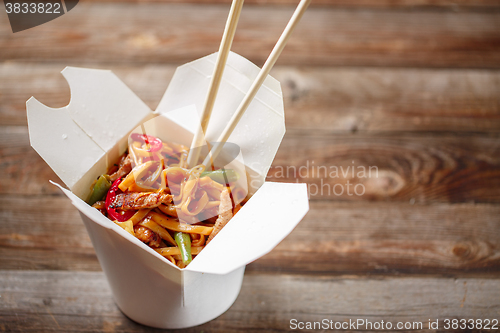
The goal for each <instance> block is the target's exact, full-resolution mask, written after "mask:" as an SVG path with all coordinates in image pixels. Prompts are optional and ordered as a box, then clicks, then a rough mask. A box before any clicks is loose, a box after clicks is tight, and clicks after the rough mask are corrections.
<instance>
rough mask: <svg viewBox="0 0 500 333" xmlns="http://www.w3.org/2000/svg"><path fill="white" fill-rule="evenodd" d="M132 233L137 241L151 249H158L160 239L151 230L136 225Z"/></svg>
mask: <svg viewBox="0 0 500 333" xmlns="http://www.w3.org/2000/svg"><path fill="white" fill-rule="evenodd" d="M134 233H135V236H136V237H137V238H139V240H141V241H142V242H144V243H146V244H148V245H149V246H151V247H160V244H161V238H160V236H158V234H157V233H155V232H153V231H152V230H150V229H148V228H146V227H143V226H140V225H136V226H135V227H134Z"/></svg>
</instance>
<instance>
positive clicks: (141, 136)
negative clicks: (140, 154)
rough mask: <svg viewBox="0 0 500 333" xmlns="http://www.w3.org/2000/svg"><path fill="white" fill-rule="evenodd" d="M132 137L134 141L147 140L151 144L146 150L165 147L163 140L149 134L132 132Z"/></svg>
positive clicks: (150, 150)
mask: <svg viewBox="0 0 500 333" xmlns="http://www.w3.org/2000/svg"><path fill="white" fill-rule="evenodd" d="M130 137H131V138H132V140H134V141H140V142H145V143H146V144H147V145H148V146H149V149H146V151H148V152H150V153H153V152H155V151H158V150H161V149H162V148H163V142H162V141H161V140H160V139H158V138H157V137H155V136H152V135H147V134H139V133H132V134H130Z"/></svg>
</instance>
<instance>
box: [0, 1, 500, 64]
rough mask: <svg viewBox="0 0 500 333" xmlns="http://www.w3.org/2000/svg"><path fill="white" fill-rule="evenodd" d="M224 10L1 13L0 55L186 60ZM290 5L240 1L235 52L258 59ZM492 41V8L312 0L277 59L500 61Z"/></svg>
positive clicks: (149, 7)
mask: <svg viewBox="0 0 500 333" xmlns="http://www.w3.org/2000/svg"><path fill="white" fill-rule="evenodd" d="M227 11H228V9H227V5H194V4H144V5H140V6H139V5H135V4H121V3H120V4H112V3H111V4H109V3H108V4H102V3H85V2H82V3H81V4H79V5H78V7H77V8H75V10H74V11H71V12H70V13H69V14H67V15H64V16H62V17H60V18H58V19H57V20H54V21H52V22H50V24H44V25H41V26H39V27H36V28H35V29H30V30H27V31H23V32H22V33H16V34H13V33H12V32H11V29H10V27H9V25H8V21H7V17H6V16H5V15H4V16H2V17H0V50H2V52H0V61H1V60H24V61H27V60H36V61H62V62H64V63H68V64H71V63H72V62H75V61H85V62H87V63H105V62H106V63H131V62H134V63H144V64H151V63H176V64H179V63H185V62H186V61H189V60H193V59H196V58H199V57H202V56H205V55H207V54H210V53H212V52H214V51H216V50H217V48H218V45H219V42H220V38H221V33H222V31H223V27H224V23H225V21H226V18H227ZM292 11H293V6H287V7H282V6H272V7H270V8H267V7H260V6H248V7H246V8H245V10H244V11H243V12H242V15H241V19H240V23H239V25H238V32H237V34H236V37H235V40H234V43H233V48H232V49H233V51H235V52H237V53H240V54H242V55H244V56H245V57H247V58H248V59H250V60H251V61H253V62H255V63H257V64H262V63H263V62H264V60H265V59H266V58H267V56H268V54H269V53H270V51H271V49H272V47H273V45H274V44H275V42H276V40H277V39H278V37H279V35H280V33H281V31H282V30H283V27H284V26H285V24H286V22H287V21H288V19H289V18H290V16H291V14H292ZM89 18H91V19H89ZM123 22H127V24H123ZM104 32H105V33H104ZM499 40H500V12H498V11H495V10H491V11H480V12H477V11H471V12H452V11H416V12H412V11H404V10H403V11H400V10H366V9H344V8H324V7H313V8H310V10H309V11H308V12H307V13H306V14H305V15H304V18H303V20H302V21H301V23H300V26H299V27H298V28H297V30H296V31H295V32H294V35H293V36H292V38H291V39H290V41H289V43H288V45H287V47H286V49H285V50H284V52H283V54H282V55H281V58H280V61H279V64H280V65H285V64H293V65H341V66H389V67H393V66H417V67H460V68H465V67H470V68H499V66H500V43H498V41H499ZM33 41H36V42H33Z"/></svg>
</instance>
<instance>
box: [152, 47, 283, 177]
mask: <svg viewBox="0 0 500 333" xmlns="http://www.w3.org/2000/svg"><path fill="white" fill-rule="evenodd" d="M216 59H217V53H214V54H211V55H208V56H206V57H203V58H200V59H198V60H195V61H192V62H190V63H187V64H185V65H182V66H180V67H178V68H177V70H176V71H175V74H174V76H173V78H172V80H171V81H170V84H169V86H168V88H167V91H166V92H165V94H164V95H163V98H162V100H161V102H160V104H159V105H158V108H157V109H156V112H159V113H162V114H164V115H166V116H167V117H169V118H170V119H172V120H174V121H175V122H176V123H179V124H181V123H183V124H185V123H186V120H188V118H187V117H186V116H183V115H182V114H181V113H179V112H175V113H174V112H171V111H174V110H178V109H180V108H183V107H185V106H187V105H193V104H194V105H195V106H196V110H197V112H198V117H190V118H191V119H190V120H191V121H192V122H193V124H194V125H193V126H186V125H184V126H185V127H187V128H195V126H199V121H200V120H199V119H200V118H201V112H202V111H203V107H204V103H205V98H206V95H207V92H208V87H209V85H210V80H211V77H212V73H213V69H214V67H215V63H216ZM259 71H260V68H259V67H257V66H256V65H254V64H253V63H252V62H250V61H249V60H247V59H245V58H244V57H242V56H240V55H238V54H236V53H234V52H231V53H230V54H229V56H228V59H227V63H226V67H225V69H224V75H223V77H222V81H221V84H220V88H219V92H218V94H217V99H216V101H215V105H214V108H213V111H212V115H211V118H210V122H209V125H208V128H207V132H206V135H205V137H206V139H207V140H208V141H210V142H215V141H216V140H217V139H218V137H219V135H220V133H222V131H223V129H224V127H225V126H226V125H227V124H228V122H229V119H231V117H232V115H233V114H234V112H235V111H236V110H237V109H238V106H239V104H240V102H241V101H242V100H243V98H244V96H245V94H246V92H247V91H248V90H249V88H250V86H251V85H252V83H253V81H254V79H255V78H256V77H257V75H258V73H259ZM284 134H285V120H284V108H283V95H282V92H281V87H280V83H279V82H278V81H277V80H276V79H274V78H273V77H271V76H268V77H267V78H266V80H265V81H264V84H263V85H262V87H261V88H260V89H259V92H258V93H257V95H256V96H255V98H254V99H253V101H252V103H251V104H250V106H249V107H248V109H247V111H246V112H245V114H244V115H243V117H242V118H241V120H240V122H239V123H238V125H237V126H236V128H235V130H234V131H233V133H232V134H231V136H230V137H229V140H228V142H230V143H234V144H237V145H238V146H239V147H240V148H241V152H242V155H243V157H244V159H245V164H246V165H247V166H249V167H250V168H251V169H252V170H254V171H256V172H257V173H259V174H260V175H261V176H263V177H265V176H266V174H267V172H268V170H269V167H270V165H271V163H272V161H273V159H274V156H275V155H276V152H277V151H278V147H279V145H280V143H281V140H282V139H283V135H284Z"/></svg>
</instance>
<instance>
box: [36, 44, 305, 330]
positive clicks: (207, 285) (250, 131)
mask: <svg viewBox="0 0 500 333" xmlns="http://www.w3.org/2000/svg"><path fill="white" fill-rule="evenodd" d="M216 56H217V55H216V54H212V55H209V56H206V57H204V58H201V59H198V60H196V61H193V62H191V63H188V64H185V65H183V66H180V67H179V68H177V70H176V72H175V74H174V77H173V78H172V81H171V82H170V84H169V87H168V89H167V91H166V92H165V95H164V96H163V98H162V100H161V102H160V104H159V106H158V109H157V110H156V111H155V112H152V111H151V110H150V109H149V108H148V107H147V106H146V105H145V104H144V103H143V102H142V101H141V100H140V99H139V98H138V97H137V96H136V95H135V94H134V93H133V92H132V91H131V90H130V89H129V88H128V87H127V86H125V84H124V83H123V82H122V81H120V80H119V79H118V78H117V77H116V76H115V75H114V74H113V73H112V72H111V71H107V70H94V69H82V68H74V67H67V68H66V69H64V70H63V72H62V74H63V75H64V77H65V78H66V80H67V81H68V83H69V85H70V89H71V101H70V103H69V105H68V106H66V107H63V108H60V109H52V108H49V107H47V106H45V105H43V104H41V103H40V102H38V101H37V100H36V99H35V98H33V97H32V98H31V99H30V100H29V101H28V102H27V113H28V126H29V135H30V141H31V145H32V146H33V148H34V149H35V150H36V151H37V152H38V153H39V154H40V155H41V156H42V158H43V159H44V160H45V161H46V162H47V163H48V164H49V165H50V166H51V168H52V169H53V170H54V171H55V172H56V174H57V175H58V176H59V177H60V178H61V180H62V181H63V182H64V183H65V184H66V185H67V186H68V187H69V189H70V190H71V191H69V190H67V189H64V188H62V187H61V186H60V185H57V184H56V185H57V186H59V187H60V188H61V190H62V191H63V192H64V194H66V195H67V196H68V198H70V199H71V201H72V203H73V204H74V205H75V207H76V208H78V210H79V211H80V214H81V217H82V219H83V222H84V224H85V226H86V228H87V230H88V233H89V236H90V239H91V240H92V243H93V245H94V248H95V251H96V254H97V257H98V259H99V262H100V264H101V266H102V269H103V270H104V272H105V274H106V277H107V279H108V282H109V284H110V287H111V290H112V292H113V296H114V299H115V301H116V303H117V305H118V307H119V308H120V309H121V310H122V312H123V313H124V314H125V315H127V316H128V317H129V318H131V319H132V320H134V321H136V322H139V323H141V324H145V325H149V326H153V327H158V328H185V327H190V326H195V325H199V324H202V323H205V322H207V321H209V320H212V319H214V318H216V317H217V316H219V315H221V314H222V313H224V312H225V311H226V310H227V309H228V308H229V307H230V306H231V305H232V304H233V302H234V301H235V300H236V298H237V296H238V293H239V291H240V288H241V284H242V280H243V273H244V270H245V265H246V264H248V263H250V262H252V261H254V260H256V259H257V258H259V257H261V256H263V255H264V254H266V253H268V252H270V251H271V250H272V249H273V248H274V247H275V246H276V245H277V244H278V243H279V242H280V241H281V240H283V239H284V238H285V237H286V236H287V235H288V234H289V233H290V232H291V231H292V230H293V229H294V227H295V226H296V225H297V224H298V223H299V222H300V220H301V219H302V218H303V217H304V215H305V214H306V213H307V211H308V209H309V205H308V198H307V190H306V185H305V184H285V183H271V182H265V177H266V174H267V171H268V169H269V166H270V165H271V162H272V160H273V159H274V156H275V154H276V151H277V150H278V147H279V145H280V142H281V140H282V138H283V135H284V133H285V124H284V109H283V97H282V92H281V88H280V84H279V82H278V81H277V80H275V79H274V78H272V77H270V76H269V77H268V78H267V79H266V81H265V83H264V85H263V86H262V88H261V89H260V90H259V92H258V94H257V95H256V97H255V99H254V100H253V102H252V103H251V105H250V107H249V109H248V110H247V112H246V114H245V115H244V116H243V118H242V120H241V121H240V123H239V124H238V126H237V127H236V129H235V131H234V132H233V134H232V135H231V137H230V139H229V140H228V142H232V143H235V144H237V145H239V146H240V148H241V154H242V155H243V158H244V162H245V166H246V169H247V172H248V174H249V175H250V179H249V183H250V191H251V192H252V193H253V196H252V197H251V199H250V200H249V201H248V202H247V203H246V204H245V205H244V206H243V208H242V209H241V210H240V211H239V212H238V214H236V215H235V216H234V218H233V219H232V220H231V221H230V222H229V223H228V224H227V225H226V227H225V228H224V229H223V230H222V231H221V232H220V233H219V234H218V235H217V236H216V237H215V238H214V240H213V241H212V242H210V244H209V245H207V246H206V248H205V249H204V250H203V251H202V252H201V253H200V254H199V255H198V256H197V257H196V258H195V259H194V260H193V261H192V262H191V263H190V264H189V266H188V267H187V268H185V269H179V268H178V267H176V266H174V265H173V264H172V263H170V261H168V260H166V259H165V258H163V257H162V256H161V255H159V254H158V253H156V252H155V251H154V250H152V249H151V248H149V247H148V246H147V245H145V244H143V243H142V242H141V241H139V240H138V239H136V238H135V237H133V236H132V235H130V234H129V233H127V232H126V231H125V230H123V229H122V228H121V227H119V226H117V225H116V224H115V223H113V222H112V221H110V220H108V219H107V218H106V217H104V216H103V215H102V214H101V213H100V212H98V211H97V210H96V209H94V208H92V207H90V206H88V205H87V204H86V203H85V202H84V201H83V200H84V199H85V198H86V197H87V195H88V193H89V191H90V189H89V187H90V184H91V183H92V182H93V180H94V179H96V177H98V176H99V175H100V174H102V173H104V172H106V171H107V169H108V166H110V165H112V164H113V163H116V161H117V160H118V158H119V156H120V155H121V154H123V152H124V151H125V150H126V148H127V137H128V134H129V133H130V132H131V131H132V130H133V129H134V128H136V127H137V126H139V125H140V124H142V123H144V122H146V121H148V120H151V119H153V118H155V117H156V118H157V119H158V120H159V122H158V123H159V124H161V125H160V126H157V128H155V129H154V133H150V132H148V134H153V135H156V136H158V137H160V138H161V139H162V140H164V141H174V142H179V143H183V144H185V145H187V146H189V145H190V142H191V139H192V136H193V132H194V130H195V129H196V126H199V114H201V110H202V107H203V102H204V98H205V96H206V92H207V90H208V85H209V82H210V77H211V75H212V71H213V68H214V66H215V60H216ZM258 71H259V68H258V67H257V66H255V65H254V64H252V63H251V62H250V61H248V60H247V59H245V58H243V57H241V56H239V55H237V54H235V53H231V54H230V56H229V59H228V61H227V64H226V69H225V72H224V76H223V80H222V83H221V87H220V90H219V94H218V96H217V101H216V103H215V107H214V111H213V115H212V118H211V120H210V124H209V127H208V129H207V133H206V138H207V139H208V141H211V142H212V141H215V140H216V138H217V137H218V135H219V133H220V132H221V131H222V129H223V128H224V126H225V125H226V124H227V123H228V121H229V119H230V117H231V115H232V114H233V113H234V111H235V110H236V109H237V106H238V104H239V103H240V101H241V100H242V99H243V96H244V94H245V93H246V91H247V90H248V89H249V87H250V85H251V83H252V81H253V80H254V78H255V77H256V76H257V73H258ZM82 199H83V200H82Z"/></svg>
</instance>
